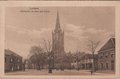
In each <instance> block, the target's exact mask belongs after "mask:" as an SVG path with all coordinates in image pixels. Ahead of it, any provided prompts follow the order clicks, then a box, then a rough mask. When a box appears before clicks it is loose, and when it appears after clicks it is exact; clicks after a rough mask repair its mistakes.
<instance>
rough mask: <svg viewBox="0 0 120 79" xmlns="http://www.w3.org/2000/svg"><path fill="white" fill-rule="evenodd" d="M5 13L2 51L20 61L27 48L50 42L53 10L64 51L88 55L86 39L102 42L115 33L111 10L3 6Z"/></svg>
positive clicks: (25, 55) (113, 13)
mask: <svg viewBox="0 0 120 79" xmlns="http://www.w3.org/2000/svg"><path fill="white" fill-rule="evenodd" d="M5 11H6V12H5V48H6V49H10V50H12V51H14V52H16V53H17V54H19V55H21V56H22V57H23V58H26V57H27V56H28V54H29V51H30V48H31V46H34V45H43V39H45V40H51V37H52V31H53V30H54V28H55V25H56V16H57V11H58V12H59V17H60V25H61V29H62V30H63V31H64V33H65V36H64V42H65V45H64V47H65V51H66V52H69V51H71V52H72V53H74V52H76V51H82V52H83V51H85V52H89V49H88V43H89V41H88V40H93V41H103V40H104V39H106V38H108V37H109V36H111V35H114V33H115V9H114V7H7V8H6V10H5Z"/></svg>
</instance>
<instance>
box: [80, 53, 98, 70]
mask: <svg viewBox="0 0 120 79" xmlns="http://www.w3.org/2000/svg"><path fill="white" fill-rule="evenodd" d="M79 68H80V69H81V70H83V69H84V70H92V68H93V54H85V55H84V56H83V57H81V59H80V61H79ZM94 69H95V70H97V54H94Z"/></svg>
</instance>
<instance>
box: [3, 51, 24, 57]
mask: <svg viewBox="0 0 120 79" xmlns="http://www.w3.org/2000/svg"><path fill="white" fill-rule="evenodd" d="M5 55H14V56H17V57H20V58H22V57H21V56H20V55H18V54H16V53H15V52H13V51H11V50H9V49H5Z"/></svg>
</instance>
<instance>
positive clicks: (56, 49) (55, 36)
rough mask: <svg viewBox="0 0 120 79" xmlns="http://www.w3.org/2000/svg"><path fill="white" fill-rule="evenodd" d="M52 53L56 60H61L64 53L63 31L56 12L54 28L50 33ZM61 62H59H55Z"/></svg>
mask: <svg viewBox="0 0 120 79" xmlns="http://www.w3.org/2000/svg"><path fill="white" fill-rule="evenodd" d="M52 52H53V53H54V56H55V58H57V59H56V60H62V59H63V57H64V54H65V51H64V31H62V29H61V27H60V19H59V13H58V12H57V18H56V26H55V29H54V31H53V32H52ZM57 62H59V63H60V62H61V61H57Z"/></svg>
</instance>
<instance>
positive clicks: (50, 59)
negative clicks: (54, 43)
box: [48, 53, 54, 73]
mask: <svg viewBox="0 0 120 79" xmlns="http://www.w3.org/2000/svg"><path fill="white" fill-rule="evenodd" d="M53 59H54V58H53V56H52V53H50V54H48V73H52V67H53Z"/></svg>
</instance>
